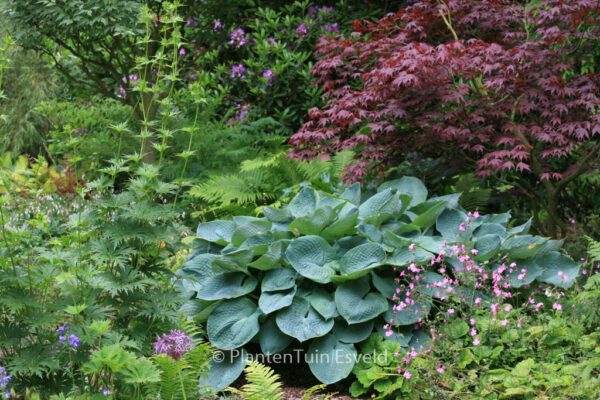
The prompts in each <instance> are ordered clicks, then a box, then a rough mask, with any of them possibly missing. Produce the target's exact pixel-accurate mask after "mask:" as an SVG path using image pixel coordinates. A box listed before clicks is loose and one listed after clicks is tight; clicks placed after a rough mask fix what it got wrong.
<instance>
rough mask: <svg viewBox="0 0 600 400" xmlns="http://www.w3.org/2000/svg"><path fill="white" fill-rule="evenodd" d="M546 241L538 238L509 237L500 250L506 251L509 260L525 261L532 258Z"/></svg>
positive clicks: (527, 236) (528, 236)
mask: <svg viewBox="0 0 600 400" xmlns="http://www.w3.org/2000/svg"><path fill="white" fill-rule="evenodd" d="M547 241H548V239H547V238H543V237H540V236H531V235H523V236H511V237H509V238H507V239H505V240H504V242H502V249H503V250H507V252H508V257H509V258H511V259H515V258H516V259H527V258H531V257H533V256H534V255H535V254H537V252H538V251H539V250H540V249H541V248H542V246H543V245H544V244H546V242H547Z"/></svg>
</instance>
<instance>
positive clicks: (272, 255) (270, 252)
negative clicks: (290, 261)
mask: <svg viewBox="0 0 600 400" xmlns="http://www.w3.org/2000/svg"><path fill="white" fill-rule="evenodd" d="M289 242H290V241H289V240H285V239H284V240H278V241H276V242H273V243H271V244H270V245H269V248H268V249H267V252H266V253H265V254H263V255H261V256H260V257H258V258H257V259H256V260H254V261H252V262H251V263H249V264H248V265H249V266H250V267H252V268H255V269H259V270H261V271H268V270H271V269H274V268H276V267H279V266H280V264H281V258H282V257H283V254H284V252H285V249H286V248H287V245H288V243H289Z"/></svg>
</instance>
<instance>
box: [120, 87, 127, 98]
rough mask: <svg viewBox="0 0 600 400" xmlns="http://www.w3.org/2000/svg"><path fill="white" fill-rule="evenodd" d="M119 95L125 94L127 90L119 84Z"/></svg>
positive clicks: (123, 95)
mask: <svg viewBox="0 0 600 400" xmlns="http://www.w3.org/2000/svg"><path fill="white" fill-rule="evenodd" d="M119 95H120V96H121V97H125V96H127V90H125V87H124V86H123V85H119Z"/></svg>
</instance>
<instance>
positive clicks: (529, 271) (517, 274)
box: [508, 257, 544, 288]
mask: <svg viewBox="0 0 600 400" xmlns="http://www.w3.org/2000/svg"><path fill="white" fill-rule="evenodd" d="M536 260H537V257H535V258H532V259H529V260H517V262H516V264H517V266H516V268H515V269H514V271H513V272H510V273H509V274H508V282H509V283H510V284H511V286H512V287H514V288H519V287H521V286H523V285H529V284H530V283H531V282H533V281H534V280H536V279H537V278H538V277H539V276H540V275H541V274H542V272H544V270H543V269H542V268H541V267H540V266H539V265H538V264H537V262H536ZM523 269H524V270H525V273H523V272H522V270H523ZM519 278H520V279H519Z"/></svg>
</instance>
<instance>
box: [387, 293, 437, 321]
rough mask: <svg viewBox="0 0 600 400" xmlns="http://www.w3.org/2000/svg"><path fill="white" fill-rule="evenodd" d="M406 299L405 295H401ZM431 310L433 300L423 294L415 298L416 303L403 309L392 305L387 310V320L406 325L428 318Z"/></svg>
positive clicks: (401, 297)
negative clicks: (394, 307)
mask: <svg viewBox="0 0 600 400" xmlns="http://www.w3.org/2000/svg"><path fill="white" fill-rule="evenodd" d="M399 297H400V299H401V300H404V295H400V296H399ZM430 310H431V300H430V299H429V298H428V297H426V296H421V297H420V298H418V299H416V300H415V303H414V304H409V305H407V306H406V308H403V309H402V310H393V309H392V308H391V307H390V308H389V309H388V310H387V311H386V312H385V314H384V318H385V320H386V321H387V322H388V323H389V324H391V325H394V326H406V325H412V324H416V323H417V322H418V321H419V320H420V319H422V320H424V319H426V318H427V315H428V314H429V311H430Z"/></svg>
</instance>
